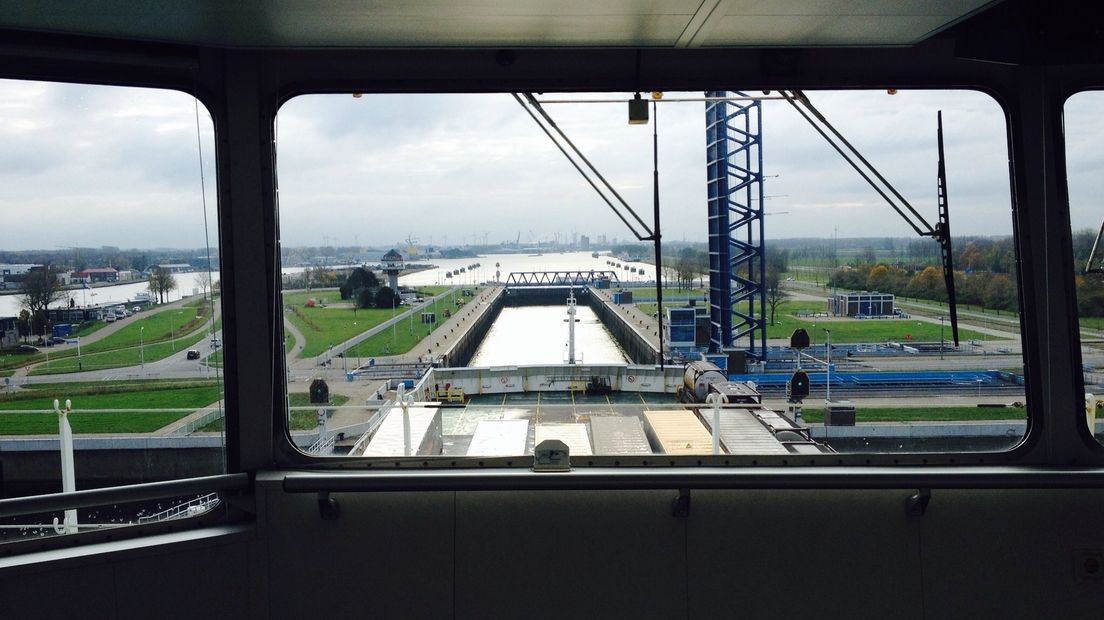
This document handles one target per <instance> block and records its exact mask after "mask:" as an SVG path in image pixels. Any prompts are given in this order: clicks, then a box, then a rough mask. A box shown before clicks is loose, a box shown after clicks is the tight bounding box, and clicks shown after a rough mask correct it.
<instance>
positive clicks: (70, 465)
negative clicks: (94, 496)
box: [54, 399, 77, 534]
mask: <svg viewBox="0 0 1104 620" xmlns="http://www.w3.org/2000/svg"><path fill="white" fill-rule="evenodd" d="M72 406H73V403H72V401H69V400H67V401H65V409H62V408H61V406H60V403H59V402H58V401H57V399H54V411H55V412H56V413H57V415H58V435H60V436H61V491H62V493H73V492H75V491H76V490H77V474H76V466H75V464H74V460H73V428H72V427H71V426H70V425H69V417H68V415H67V414H68V413H69V410H70V409H72ZM54 527H55V529H56V531H57V532H58V533H59V534H74V533H76V531H77V511H76V509H69V510H66V511H65V518H64V520H63V521H62V525H61V527H60V528H59V527H58V526H57V520H56V519H55V521H54Z"/></svg>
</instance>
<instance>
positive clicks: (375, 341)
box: [284, 286, 470, 358]
mask: <svg viewBox="0 0 1104 620" xmlns="http://www.w3.org/2000/svg"><path fill="white" fill-rule="evenodd" d="M449 288H450V287H447V286H426V287H419V288H418V289H417V290H418V291H419V292H422V293H424V294H425V295H426V296H429V295H430V294H433V293H437V294H439V293H441V292H444V291H447V290H448V289H449ZM337 295H338V292H337V289H320V290H316V291H312V292H311V293H309V294H308V293H305V292H297V293H291V294H286V295H285V296H284V305H285V307H290V308H292V309H291V311H289V312H286V313H285V315H284V316H286V317H287V319H288V320H289V321H290V322H291V324H292V325H294V326H295V328H296V329H298V330H299V331H300V332H301V333H302V334H303V336H304V337H305V338H306V343H305V346H304V347H303V350H302V351H301V352H300V353H299V357H300V358H307V357H314V356H317V355H321V354H322V353H324V352H325V351H326V350H327V349H328V348H329V347H330V346H331V345H337V344H340V343H342V342H345V341H346V340H349V339H350V338H353V337H354V336H357V335H358V334H361V333H363V332H365V331H367V330H369V329H372V328H373V327H376V326H377V325H380V324H382V323H384V322H386V321H388V320H390V319H391V318H392V316H398V315H400V314H402V313H403V312H404V311H405V310H407V309H409V308H408V306H401V307H399V308H396V309H394V310H392V309H391V308H366V309H360V310H354V309H353V308H352V307H351V306H348V305H345V304H347V303H348V302H345V303H342V304H341V305H340V306H338V307H335V306H333V305H328V306H326V307H319V306H316V307H313V308H308V307H306V306H304V305H303V304H305V303H306V300H307V299H309V298H313V299H315V300H321V299H326V300H327V304H336V303H338V302H335V301H334V299H336V298H337ZM465 299H470V298H465ZM296 304H298V305H296ZM450 307H451V308H455V306H454V305H452V304H451V303H450V302H449V300H448V299H442V300H438V301H436V302H434V303H433V304H430V305H429V307H427V308H425V310H426V311H436V312H437V319H438V321H437V323H436V324H434V325H426V324H423V323H421V322H420V320H419V317H417V316H415V317H414V319H413V321H411V319H410V318H409V317H408V318H407V319H406V320H405V321H402V322H401V324H399V325H397V326H396V327H395V328H394V329H388V330H384V331H383V332H381V333H379V334H376V335H375V336H372V337H370V338H368V339H367V340H366V341H365V342H363V343H361V344H358V345H357V346H355V347H353V348H352V349H350V350H349V352H348V353H347V355H348V356H351V357H354V356H362V357H371V356H377V355H389V354H390V355H395V354H399V353H405V352H407V351H409V350H410V348H411V347H413V346H414V345H415V344H417V343H418V342H419V341H420V340H421V339H422V338H424V337H426V335H428V334H429V333H430V332H431V331H432V329H431V328H435V327H436V326H438V325H440V324H441V323H443V319H444V317H443V316H442V312H443V311H444V309H445V308H450ZM414 312H415V314H420V313H421V312H422V309H421V308H420V307H418V308H415V310H414ZM411 323H413V326H411ZM288 342H290V341H288ZM290 346H291V345H290V344H288V347H289V349H290Z"/></svg>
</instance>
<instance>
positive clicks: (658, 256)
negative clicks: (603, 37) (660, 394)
mask: <svg viewBox="0 0 1104 620" xmlns="http://www.w3.org/2000/svg"><path fill="white" fill-rule="evenodd" d="M645 109H646V108H645ZM652 188H653V190H652V208H653V209H654V218H655V221H654V222H653V223H652V228H653V232H652V236H653V237H654V241H655V261H656V307H657V308H658V309H659V311H658V312H657V313H656V320H657V322H658V324H659V368H660V370H663V276H662V273H663V253H662V250H661V248H660V238H661V237H660V234H659V116H658V114H657V110H656V104H655V101H652ZM714 454H716V452H714Z"/></svg>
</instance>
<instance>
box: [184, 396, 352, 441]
mask: <svg viewBox="0 0 1104 620" xmlns="http://www.w3.org/2000/svg"><path fill="white" fill-rule="evenodd" d="M347 402H349V397H348V396H345V395H344V394H330V404H329V406H330V407H340V406H342V405H344V404H345V403H347ZM288 405H289V406H290V407H291V430H293V431H309V430H311V429H312V428H315V427H316V426H318V418H317V415H318V405H312V404H311V402H310V394H307V393H306V392H294V393H291V394H288ZM331 415H332V412H331ZM223 422H224V421H223V420H221V419H219V420H215V421H213V422H211V423H210V424H205V425H204V426H203V427H202V428H200V429H199V430H198V431H197V432H200V433H213V432H221V431H222V429H223V428H224V427H225V425H224V423H223Z"/></svg>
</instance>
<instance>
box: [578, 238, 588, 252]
mask: <svg viewBox="0 0 1104 620" xmlns="http://www.w3.org/2000/svg"><path fill="white" fill-rule="evenodd" d="M579 249H580V250H589V249H590V237H589V236H587V235H580V236H579Z"/></svg>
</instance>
